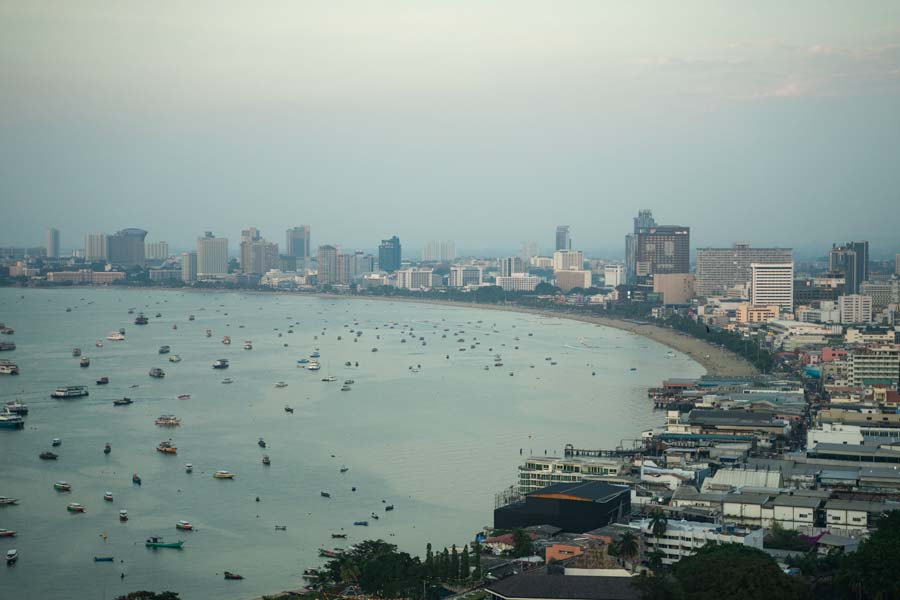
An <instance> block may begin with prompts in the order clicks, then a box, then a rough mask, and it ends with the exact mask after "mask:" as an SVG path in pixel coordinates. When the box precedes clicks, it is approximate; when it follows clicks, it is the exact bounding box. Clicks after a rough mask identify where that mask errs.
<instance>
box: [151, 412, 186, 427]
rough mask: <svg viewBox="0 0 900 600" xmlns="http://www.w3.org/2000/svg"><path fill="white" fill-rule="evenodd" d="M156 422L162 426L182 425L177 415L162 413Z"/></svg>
mask: <svg viewBox="0 0 900 600" xmlns="http://www.w3.org/2000/svg"><path fill="white" fill-rule="evenodd" d="M154 423H155V424H156V425H159V426H160V427H178V426H179V425H181V419H179V418H178V417H176V416H175V415H160V416H158V417H157V418H156V421H154Z"/></svg>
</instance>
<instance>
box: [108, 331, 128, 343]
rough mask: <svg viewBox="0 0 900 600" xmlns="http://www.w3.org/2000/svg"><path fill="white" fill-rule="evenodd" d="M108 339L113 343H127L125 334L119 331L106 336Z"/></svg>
mask: <svg viewBox="0 0 900 600" xmlns="http://www.w3.org/2000/svg"><path fill="white" fill-rule="evenodd" d="M106 339H108V340H112V341H113V342H123V341H125V334H124V333H121V332H119V331H113V332H112V333H110V334H109V335H108V336H106Z"/></svg>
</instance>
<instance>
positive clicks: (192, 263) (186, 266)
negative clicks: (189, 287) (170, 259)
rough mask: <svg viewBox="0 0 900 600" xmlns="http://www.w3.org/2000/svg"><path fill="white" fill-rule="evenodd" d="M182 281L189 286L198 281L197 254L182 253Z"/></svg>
mask: <svg viewBox="0 0 900 600" xmlns="http://www.w3.org/2000/svg"><path fill="white" fill-rule="evenodd" d="M181 280H182V281H183V282H185V283H187V284H191V283H194V282H195V281H197V253H196V252H193V251H192V252H182V253H181Z"/></svg>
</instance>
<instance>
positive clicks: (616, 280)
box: [603, 265, 625, 287]
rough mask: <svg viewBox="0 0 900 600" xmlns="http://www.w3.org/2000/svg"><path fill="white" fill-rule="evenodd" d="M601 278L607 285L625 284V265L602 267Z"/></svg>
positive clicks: (617, 285)
mask: <svg viewBox="0 0 900 600" xmlns="http://www.w3.org/2000/svg"><path fill="white" fill-rule="evenodd" d="M603 279H604V280H605V281H606V286H607V287H619V286H620V285H625V265H606V266H605V267H603Z"/></svg>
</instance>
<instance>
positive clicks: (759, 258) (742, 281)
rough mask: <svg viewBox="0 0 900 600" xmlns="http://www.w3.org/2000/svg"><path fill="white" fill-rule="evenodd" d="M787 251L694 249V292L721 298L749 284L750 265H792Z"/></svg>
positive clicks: (747, 247) (745, 246)
mask: <svg viewBox="0 0 900 600" xmlns="http://www.w3.org/2000/svg"><path fill="white" fill-rule="evenodd" d="M793 260H794V257H793V251H792V250H791V249H790V248H751V247H750V245H749V244H746V243H736V244H734V245H733V246H732V247H731V248H697V271H696V279H697V280H696V284H695V291H696V293H697V295H698V296H701V297H704V298H705V297H708V296H721V295H722V294H725V293H726V291H727V290H728V289H730V288H733V287H737V286H741V285H749V284H750V276H751V274H750V265H751V264H753V263H761V264H763V263H764V264H783V263H789V262H793Z"/></svg>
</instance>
